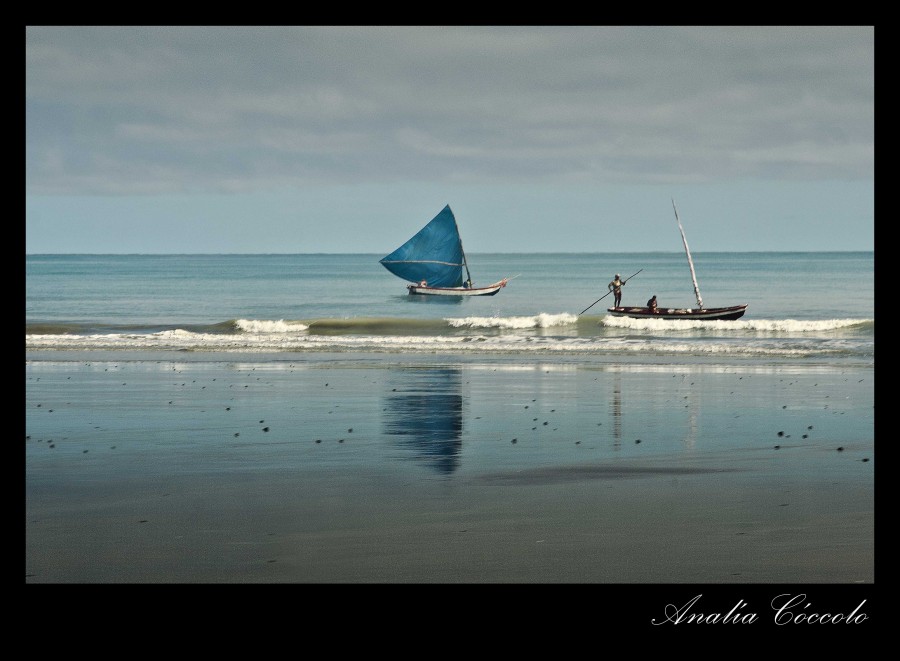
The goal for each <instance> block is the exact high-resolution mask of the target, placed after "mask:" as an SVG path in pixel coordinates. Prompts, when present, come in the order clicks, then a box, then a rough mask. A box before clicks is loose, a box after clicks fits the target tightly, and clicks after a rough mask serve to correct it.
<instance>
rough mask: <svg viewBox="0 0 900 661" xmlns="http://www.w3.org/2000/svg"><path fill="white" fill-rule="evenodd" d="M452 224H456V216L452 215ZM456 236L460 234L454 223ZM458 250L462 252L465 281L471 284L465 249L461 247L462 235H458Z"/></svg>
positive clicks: (457, 226)
mask: <svg viewBox="0 0 900 661" xmlns="http://www.w3.org/2000/svg"><path fill="white" fill-rule="evenodd" d="M453 224H454V225H456V216H454V217H453ZM456 236H460V235H459V225H456ZM459 251H460V252H461V253H462V258H463V266H465V267H466V282H468V283H469V284H470V285H471V283H472V274H471V273H469V261H468V260H467V259H466V250H465V248H463V244H462V237H460V239H459Z"/></svg>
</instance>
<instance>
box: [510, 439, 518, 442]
mask: <svg viewBox="0 0 900 661" xmlns="http://www.w3.org/2000/svg"><path fill="white" fill-rule="evenodd" d="M517 440H518V439H515V438H514V439H513V440H511V441H510V443H515V442H516V441H517Z"/></svg>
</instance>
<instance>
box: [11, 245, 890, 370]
mask: <svg viewBox="0 0 900 661" xmlns="http://www.w3.org/2000/svg"><path fill="white" fill-rule="evenodd" d="M380 257H381V256H380V255H375V254H342V255H335V254H300V255H286V254H274V255H28V256H26V279H25V286H26V291H25V294H26V296H25V346H26V351H28V352H32V354H34V353H35V352H52V351H128V352H143V351H180V352H197V353H204V352H230V353H245V354H275V355H278V354H285V353H288V354H297V353H308V352H332V353H368V354H371V353H386V354H396V353H407V354H415V353H424V354H432V353H436V352H437V353H449V354H454V355H459V356H485V355H512V356H516V357H518V358H527V357H528V356H536V357H537V356H546V355H555V356H578V357H592V356H593V357H600V358H603V359H614V360H617V359H625V358H641V357H649V356H653V357H659V356H670V357H684V356H691V357H708V358H714V359H716V360H722V359H724V358H728V359H729V360H730V359H746V358H759V359H763V360H780V359H785V360H794V361H798V360H799V361H825V362H828V363H835V362H837V363H840V362H842V361H850V362H853V363H863V364H871V363H874V327H875V325H874V307H875V302H874V282H875V273H874V261H875V260H874V253H873V252H824V253H823V252H803V253H795V252H791V253H788V252H753V253H697V254H695V255H693V261H694V266H695V270H696V275H697V280H698V283H699V287H700V293H701V295H702V298H703V303H704V305H705V306H706V307H724V306H730V305H737V304H745V303H746V304H748V305H749V307H748V308H747V312H746V314H745V316H744V317H743V318H741V319H739V320H736V321H703V322H697V321H682V320H678V321H665V320H632V319H627V318H614V317H611V316H609V315H607V313H606V309H607V307H609V306H610V305H611V304H612V296H611V295H607V292H608V290H607V283H608V282H609V281H610V280H611V279H612V277H613V276H614V275H615V274H616V273H619V274H621V275H622V276H623V277H626V278H628V277H631V279H630V280H629V281H628V283H627V284H626V286H625V287H624V289H623V299H622V303H623V305H643V304H644V303H645V302H646V300H647V299H648V298H650V296H652V295H654V294H655V295H656V296H657V297H658V300H659V302H660V306H661V307H689V308H690V307H695V306H696V301H695V297H694V291H693V284H692V281H691V274H690V270H689V267H688V264H687V260H686V259H685V256H684V253H682V252H671V253H658V252H654V253H615V254H613V253H575V254H570V253H567V254H556V253H554V254H551V253H536V254H521V253H515V254H479V253H475V254H471V255H468V262H469V268H470V270H471V273H472V276H473V280H474V284H475V286H484V285H487V284H490V283H493V282H495V281H497V280H500V279H501V278H504V277H509V278H511V280H510V282H509V284H508V285H507V286H506V287H505V288H504V289H502V290H501V291H500V292H499V293H498V294H497V295H495V296H488V297H468V298H459V299H449V300H448V299H443V298H440V299H438V298H434V297H420V296H410V295H408V294H407V291H406V287H405V285H406V283H405V282H404V281H402V280H400V279H398V278H397V277H395V276H393V275H392V274H390V273H389V272H388V271H387V270H385V269H384V268H383V267H382V266H381V265H380V264H379V263H378V260H379V258H380ZM635 274H636V275H635ZM632 276H633V277H632Z"/></svg>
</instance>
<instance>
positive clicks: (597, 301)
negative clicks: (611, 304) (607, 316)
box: [578, 269, 644, 314]
mask: <svg viewBox="0 0 900 661" xmlns="http://www.w3.org/2000/svg"><path fill="white" fill-rule="evenodd" d="M643 270H644V269H640V270H638V272H637V273H635V274H634V275H630V276H628V277H627V278H625V279H624V280H623V281H622V284H623V285H624V284H625V283H626V282H628V281H629V280H631V279H632V278H633V277H634V276H635V275H637V274H638V273H640V272H641V271H643ZM612 291H613V290H612V289H610V290H609V291H608V292H606V293H605V294H603V296H601V297H600V298H598V299H597V300H596V301H594V302H593V303H591V304H590V305H589V306H587V307H586V308H585V309H584V310H582V311H581V312H579V313H578V314H584V313H585V312H587V311H588V310H590V309H591V308H592V307H594V306H595V305H597V303H599V302H600V301H602V300H603V299H604V298H606V297H607V296H609V295H610V294H612Z"/></svg>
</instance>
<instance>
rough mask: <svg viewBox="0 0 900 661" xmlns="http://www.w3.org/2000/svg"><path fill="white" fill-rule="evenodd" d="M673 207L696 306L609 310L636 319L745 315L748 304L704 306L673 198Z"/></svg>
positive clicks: (705, 317) (715, 317)
mask: <svg viewBox="0 0 900 661" xmlns="http://www.w3.org/2000/svg"><path fill="white" fill-rule="evenodd" d="M672 208H673V209H674V210H675V221H676V222H677V223H678V231H679V232H681V242H682V243H683V244H684V254H685V255H687V260H688V266H689V267H690V268H691V281H692V282H693V283H694V295H695V296H696V297H697V307H695V308H648V307H644V308H635V307H618V308H607V310H606V311H607V312H608V313H609V314H611V315H612V316H614V317H633V318H635V319H712V320H722V321H733V320H734V319H740V318H741V317H743V316H744V312H746V310H747V304H746V303H744V304H742V305H731V306H729V307H725V308H706V307H703V299H702V298H701V297H700V285H698V284H697V274H696V273H695V272H694V260H693V259H691V250H690V248H688V242H687V238H686V237H685V236H684V228H683V227H682V226H681V220H680V219H679V218H678V209H677V207H676V206H675V200H672Z"/></svg>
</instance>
